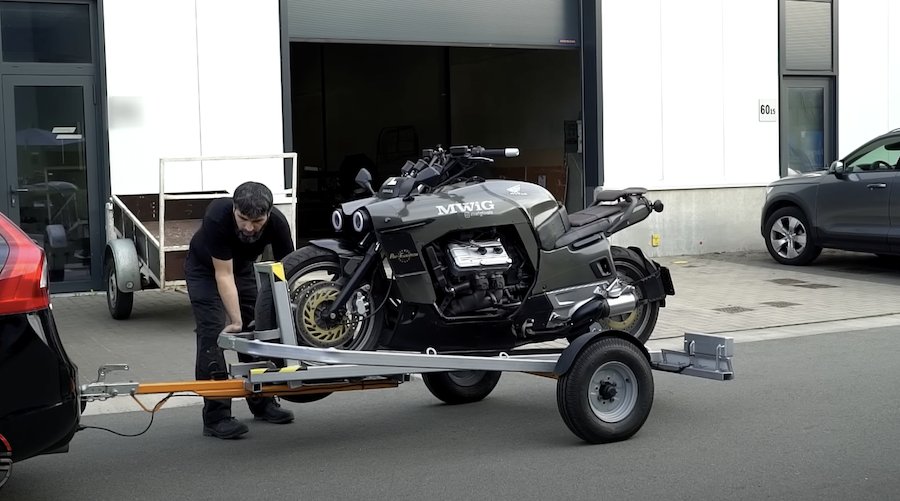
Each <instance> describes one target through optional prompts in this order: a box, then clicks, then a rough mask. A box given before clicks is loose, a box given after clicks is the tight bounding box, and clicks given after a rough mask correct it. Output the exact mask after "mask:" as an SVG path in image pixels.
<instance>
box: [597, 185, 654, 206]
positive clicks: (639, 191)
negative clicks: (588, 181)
mask: <svg viewBox="0 0 900 501" xmlns="http://www.w3.org/2000/svg"><path fill="white" fill-rule="evenodd" d="M645 193H647V189H646V188H637V187H635V188H625V189H624V190H604V189H601V188H600V187H597V188H595V189H594V203H597V202H615V201H616V200H618V199H620V198H624V197H625V196H626V195H643V194H645Z"/></svg>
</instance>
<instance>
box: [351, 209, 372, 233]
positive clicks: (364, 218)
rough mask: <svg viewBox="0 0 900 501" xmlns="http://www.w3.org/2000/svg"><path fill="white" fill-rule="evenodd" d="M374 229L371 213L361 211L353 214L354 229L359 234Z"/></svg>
mask: <svg viewBox="0 0 900 501" xmlns="http://www.w3.org/2000/svg"><path fill="white" fill-rule="evenodd" d="M371 228H372V218H371V217H369V213H368V212H366V211H364V210H362V209H359V210H357V211H356V212H354V213H353V229H354V230H355V231H356V232H357V233H362V232H364V231H368V230H369V229H371Z"/></svg>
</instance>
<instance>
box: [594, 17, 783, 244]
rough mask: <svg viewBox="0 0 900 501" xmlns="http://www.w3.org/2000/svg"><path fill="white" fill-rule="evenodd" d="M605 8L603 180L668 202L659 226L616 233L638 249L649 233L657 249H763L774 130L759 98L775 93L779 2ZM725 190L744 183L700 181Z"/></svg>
mask: <svg viewBox="0 0 900 501" xmlns="http://www.w3.org/2000/svg"><path fill="white" fill-rule="evenodd" d="M602 9H603V10H602V33H603V41H602V43H603V54H602V57H603V129H604V130H603V138H602V140H603V156H604V172H605V182H604V186H605V187H607V188H611V189H613V188H623V187H626V186H644V187H647V188H650V189H652V190H655V191H656V192H658V193H659V194H660V195H665V196H663V197H661V198H663V202H664V203H666V212H665V213H664V214H663V215H654V216H651V219H652V218H657V219H658V220H659V223H657V224H656V225H655V226H656V227H654V228H652V227H651V225H649V224H647V223H643V224H641V225H638V226H636V227H634V228H631V229H629V230H626V231H624V232H622V233H621V234H620V235H617V236H616V237H615V239H614V241H615V242H616V243H617V244H622V245H641V246H643V247H646V246H647V244H648V243H649V242H650V236H651V234H652V233H657V234H659V235H660V237H661V241H660V247H659V248H657V249H655V253H656V254H663V255H673V254H693V253H700V252H715V251H719V250H740V249H756V248H762V240H761V237H757V236H756V235H757V234H758V222H757V220H758V217H759V210H758V209H759V207H761V204H762V198H761V193H762V190H760V189H759V188H758V187H761V186H764V185H765V184H766V183H768V182H770V181H772V180H774V179H777V178H778V175H779V149H778V148H779V134H778V122H760V121H759V101H760V100H771V101H774V102H777V100H778V89H779V73H778V2H777V1H774V0H773V1H768V2H733V1H728V0H683V1H680V2H669V1H665V0H608V1H604V2H603V3H602ZM722 187H727V188H739V187H751V188H748V189H745V190H740V189H738V190H727V191H724V192H721V193H718V192H716V190H710V189H708V188H722ZM684 190H688V191H686V192H682V191H684ZM756 197H759V198H760V200H759V203H758V204H754V201H755V200H756ZM660 218H661V219H660ZM663 222H664V223H665V224H664V225H663V226H660V224H661V223H663ZM738 223H739V224H740V225H741V226H737V224H738Z"/></svg>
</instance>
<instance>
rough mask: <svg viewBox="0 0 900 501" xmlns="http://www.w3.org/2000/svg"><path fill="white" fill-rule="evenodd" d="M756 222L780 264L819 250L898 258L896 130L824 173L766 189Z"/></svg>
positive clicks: (899, 146) (804, 259)
mask: <svg viewBox="0 0 900 501" xmlns="http://www.w3.org/2000/svg"><path fill="white" fill-rule="evenodd" d="M894 191H897V194H893V192H894ZM892 222H893V223H894V224H893V225H892ZM761 223H762V224H761V230H762V235H763V238H764V239H765V242H766V248H767V249H768V250H769V253H770V254H771V255H772V257H773V258H774V259H775V260H776V261H778V262H779V263H783V264H793V265H803V264H808V263H810V262H812V261H813V260H814V259H815V258H816V257H818V255H819V253H820V252H821V251H822V249H823V248H830V249H844V250H849V251H858V252H872V253H875V254H879V255H880V254H888V255H892V254H900V129H895V130H893V131H891V132H888V133H887V134H884V135H881V136H878V137H876V138H875V139H872V140H871V141H869V142H868V143H866V144H864V145H862V146H861V147H860V148H858V149H856V150H855V151H853V152H852V153H850V154H849V155H847V156H846V157H844V158H843V159H841V160H837V161H835V162H834V163H832V164H831V167H829V168H828V170H823V171H818V172H810V173H806V174H801V175H797V176H789V177H785V178H783V179H779V180H778V181H775V182H773V183H771V184H769V186H767V187H766V202H765V204H764V205H763V210H762V221H761Z"/></svg>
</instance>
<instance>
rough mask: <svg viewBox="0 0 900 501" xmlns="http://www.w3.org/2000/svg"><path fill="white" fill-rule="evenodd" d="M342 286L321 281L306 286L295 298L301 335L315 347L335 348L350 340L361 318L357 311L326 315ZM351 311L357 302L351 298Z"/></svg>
mask: <svg viewBox="0 0 900 501" xmlns="http://www.w3.org/2000/svg"><path fill="white" fill-rule="evenodd" d="M340 292H341V289H340V288H339V287H337V286H336V285H335V284H334V282H318V283H314V284H310V285H308V286H304V287H303V289H301V291H300V294H299V297H298V299H297V301H296V305H297V310H296V312H295V320H296V323H297V332H298V334H300V337H301V338H302V339H303V341H305V342H306V343H308V344H309V345H312V346H317V347H319V348H334V347H337V346H340V345H342V344H344V343H346V342H347V341H349V340H350V339H351V338H352V337H353V335H354V333H355V330H356V327H357V325H358V324H359V322H360V320H361V319H362V317H361V316H360V315H359V314H358V313H357V312H356V311H348V312H346V313H345V314H344V315H342V316H339V317H337V318H335V319H331V318H329V317H328V316H327V315H326V311H327V310H328V307H329V306H331V305H332V304H334V301H335V300H336V299H337V297H338V295H339V294H340ZM349 303H350V304H348V306H351V310H354V308H353V307H352V306H354V304H353V303H355V301H354V299H353V298H351V300H350V302H349Z"/></svg>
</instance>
